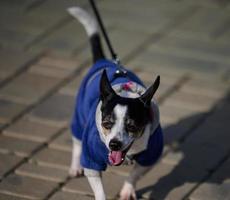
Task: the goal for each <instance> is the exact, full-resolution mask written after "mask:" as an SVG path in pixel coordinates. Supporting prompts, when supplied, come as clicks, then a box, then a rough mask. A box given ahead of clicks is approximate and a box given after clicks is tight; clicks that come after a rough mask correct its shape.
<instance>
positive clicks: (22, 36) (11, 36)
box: [0, 28, 39, 53]
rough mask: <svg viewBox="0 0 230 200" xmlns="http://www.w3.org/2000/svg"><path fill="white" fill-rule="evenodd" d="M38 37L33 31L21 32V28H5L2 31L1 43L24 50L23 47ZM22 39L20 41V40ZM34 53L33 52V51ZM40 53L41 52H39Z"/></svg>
mask: <svg viewBox="0 0 230 200" xmlns="http://www.w3.org/2000/svg"><path fill="white" fill-rule="evenodd" d="M35 38H36V35H34V34H31V33H24V32H23V31H22V32H20V31H19V30H10V29H9V28H5V29H4V30H1V33H0V44H1V45H2V46H3V47H4V48H12V49H17V50H19V51H20V50H23V47H26V45H27V44H28V43H30V42H32V41H33V40H34V39H35ZM19 41H20V42H19ZM31 53H33V52H31ZM37 53H39V52H37Z"/></svg>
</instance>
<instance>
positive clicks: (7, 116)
mask: <svg viewBox="0 0 230 200" xmlns="http://www.w3.org/2000/svg"><path fill="white" fill-rule="evenodd" d="M25 108H26V106H25V105H23V104H19V103H13V102H11V101H8V100H3V99H0V122H1V123H9V122H10V121H11V120H12V119H13V118H14V117H16V116H17V115H18V114H20V113H21V111H23V110H24V109H25Z"/></svg>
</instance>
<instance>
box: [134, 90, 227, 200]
mask: <svg viewBox="0 0 230 200" xmlns="http://www.w3.org/2000/svg"><path fill="white" fill-rule="evenodd" d="M203 116H206V119H205V120H204V121H203V123H202V124H200V125H199V126H198V127H197V128H196V129H195V130H193V131H192V132H191V134H190V135H188V136H187V138H186V139H185V140H184V141H183V142H182V143H181V144H178V145H177V146H176V147H175V148H174V149H173V151H172V152H169V153H168V154H167V155H166V156H165V157H164V158H163V159H162V161H161V162H163V163H166V164H169V163H170V164H171V165H173V167H172V170H171V171H170V172H169V173H168V174H166V175H164V176H162V177H161V178H159V180H158V181H157V182H156V180H153V185H149V186H147V187H144V188H141V189H140V190H138V192H137V193H138V196H139V195H140V196H142V195H143V194H145V193H150V196H149V199H155V200H156V199H157V200H163V199H168V195H169V194H170V196H171V195H172V194H171V193H174V194H173V195H175V190H178V192H179V193H180V194H179V196H180V195H181V197H182V198H184V197H186V195H187V194H189V193H190V192H191V191H192V188H194V186H196V185H197V183H200V182H201V181H204V180H205V182H206V183H215V184H218V185H220V184H222V183H223V181H225V180H226V179H228V178H230V170H227V171H224V173H223V172H222V173H221V174H220V175H218V176H212V177H211V178H208V179H207V180H206V179H205V178H207V177H209V175H210V173H212V172H214V171H215V170H216V169H218V167H219V165H220V164H221V163H222V162H223V161H225V160H226V159H227V158H229V153H230V145H229V141H230V132H229V130H230V121H229V119H230V94H228V95H227V96H226V97H225V98H224V99H222V100H221V101H219V102H218V104H217V106H216V108H215V109H214V111H213V112H212V113H211V114H210V115H208V116H207V115H206V113H203V114H197V115H193V116H191V117H188V118H185V119H183V120H181V121H179V122H178V123H177V124H174V125H171V126H168V127H166V128H165V133H166V134H165V141H166V145H167V144H168V145H170V144H173V143H175V142H176V140H177V139H178V138H177V137H178V136H177V135H178V133H175V130H180V129H181V128H180V127H184V125H185V124H189V123H193V122H194V120H196V119H200V118H202V117H203ZM174 135H175V137H174ZM228 163H229V162H228ZM153 173H154V169H153ZM186 185H187V186H186ZM182 188H183V189H182ZM222 192H223V191H222ZM222 195H223V194H222ZM169 199H175V198H172V197H170V198H169ZM214 199H215V198H214Z"/></svg>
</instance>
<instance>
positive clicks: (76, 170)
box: [69, 137, 83, 177]
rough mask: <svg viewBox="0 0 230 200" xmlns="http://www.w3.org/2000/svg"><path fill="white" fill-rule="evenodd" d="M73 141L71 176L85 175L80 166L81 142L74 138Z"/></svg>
mask: <svg viewBox="0 0 230 200" xmlns="http://www.w3.org/2000/svg"><path fill="white" fill-rule="evenodd" d="M72 140H73V150H72V161H71V166H70V169H69V175H70V176H72V177H75V176H81V175H83V168H82V166H81V164H80V156H81V142H80V141H79V140H78V139H76V138H74V137H73V138H72Z"/></svg>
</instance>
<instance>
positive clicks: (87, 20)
mask: <svg viewBox="0 0 230 200" xmlns="http://www.w3.org/2000/svg"><path fill="white" fill-rule="evenodd" d="M67 10H68V12H69V13H70V15H72V16H73V17H74V18H76V19H78V20H79V22H80V23H81V24H82V25H83V26H84V28H85V30H86V33H87V35H88V36H89V38H90V45H91V49H92V53H93V61H94V62H96V61H97V60H99V59H103V58H105V56H104V52H103V48H102V45H101V40H100V35H99V31H98V25H97V21H96V20H95V18H94V17H93V16H92V15H90V14H89V13H88V12H87V11H85V10H83V9H82V8H80V7H71V8H68V9H67Z"/></svg>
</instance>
